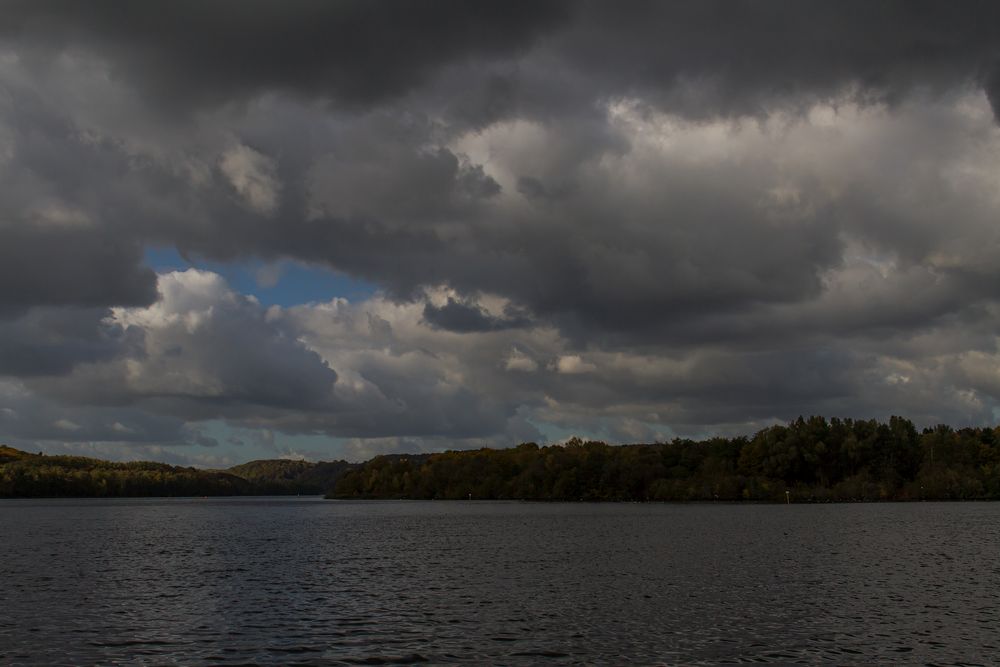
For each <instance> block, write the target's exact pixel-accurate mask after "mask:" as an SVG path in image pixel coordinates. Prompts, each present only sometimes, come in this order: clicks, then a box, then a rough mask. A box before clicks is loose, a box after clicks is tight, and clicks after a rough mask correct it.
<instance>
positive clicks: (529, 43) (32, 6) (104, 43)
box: [0, 0, 1000, 452]
mask: <svg viewBox="0 0 1000 667" xmlns="http://www.w3.org/2000/svg"><path fill="white" fill-rule="evenodd" d="M0 9H2V15H3V17H4V20H3V22H2V23H3V25H2V26H0V374H2V375H5V376H7V377H13V378H16V379H15V380H10V382H11V383H13V384H11V385H10V386H15V387H18V388H20V389H18V391H21V390H23V392H22V393H16V392H15V393H16V396H15V395H14V394H12V396H14V398H9V400H8V398H5V397H4V396H3V395H0V399H3V400H4V401H6V403H2V404H0V409H4V408H6V409H8V412H7V413H4V414H5V415H6V417H5V418H6V419H8V422H7V426H5V427H4V428H5V429H6V433H11V434H15V435H16V436H17V437H18V438H24V439H32V438H33V439H35V440H45V439H53V440H58V439H60V438H61V439H63V440H65V441H78V442H86V441H112V440H114V441H118V440H121V441H128V440H130V439H133V440H135V441H137V442H149V443H153V442H188V443H201V444H204V445H212V442H213V441H212V440H211V439H210V438H209V437H208V436H206V435H203V434H199V433H196V432H194V431H190V427H188V426H185V425H184V424H185V423H186V422H187V423H191V422H195V423H196V422H199V421H201V420H208V419H223V420H226V421H227V422H229V423H230V424H236V425H239V426H243V427H247V428H251V429H252V428H266V429H274V430H276V431H284V432H294V433H325V434H329V435H335V436H340V437H354V438H358V439H359V442H357V443H354V444H352V445H351V447H353V448H354V449H356V450H357V451H359V452H360V451H393V450H398V449H399V448H401V447H403V448H416V447H418V445H417V444H416V443H415V441H413V440H411V438H416V437H419V438H421V439H422V442H423V443H424V444H425V445H427V443H431V444H430V445H428V446H432V447H444V446H447V445H448V441H449V439H451V440H452V441H458V440H460V441H461V442H463V443H469V444H470V446H472V443H474V442H476V441H477V439H482V442H487V441H488V442H489V443H500V444H504V439H505V438H515V437H523V438H534V437H535V436H536V435H538V433H539V431H538V430H537V428H536V426H535V424H540V423H542V422H544V423H547V424H557V425H560V427H561V428H563V429H571V428H573V427H574V426H573V425H574V424H583V425H588V427H589V425H593V428H594V429H603V430H602V431H601V432H602V433H607V434H611V436H610V437H616V438H619V437H621V438H624V437H634V438H647V437H653V436H655V435H657V434H659V433H661V432H665V433H669V431H670V429H671V428H674V429H675V430H676V431H685V432H698V431H699V430H701V431H705V430H710V429H711V428H715V427H719V426H720V425H722V426H724V427H725V428H737V427H738V425H740V424H761V423H766V422H767V421H768V420H770V419H773V418H776V417H777V418H787V417H794V416H797V414H798V413H799V412H802V413H808V412H811V411H821V412H827V413H829V414H834V413H839V414H847V415H850V416H885V414H888V412H889V411H892V412H902V413H906V414H912V415H914V416H919V417H920V418H921V419H924V420H933V419H938V418H940V419H950V418H952V417H957V416H965V417H966V418H970V416H971V417H972V418H975V419H979V420H983V419H988V418H989V415H990V414H991V412H990V411H991V410H992V409H993V406H994V405H996V404H997V400H998V399H1000V383H998V382H997V381H996V380H995V377H994V376H995V375H1000V372H997V369H1000V363H998V362H997V352H998V351H997V345H996V339H995V331H996V327H997V322H998V321H1000V316H998V310H1000V309H998V306H997V303H998V300H1000V292H998V290H997V285H1000V281H998V272H997V269H996V268H995V267H997V266H1000V250H998V248H1000V245H998V244H997V235H996V233H995V231H994V230H995V228H996V224H995V221H996V212H997V211H996V208H997V205H996V196H995V193H996V176H995V175H996V173H998V171H997V169H998V168H1000V160H997V158H996V157H995V156H996V155H998V154H1000V152H998V149H1000V140H998V135H997V127H996V123H995V122H994V118H993V117H992V115H993V114H995V113H996V111H997V109H998V106H1000V102H998V100H1000V68H998V63H1000V34H998V30H1000V27H998V26H1000V9H998V5H996V4H995V3H985V2H970V3H964V4H961V5H959V4H946V3H925V2H853V1H852V2H837V3H834V2H813V1H804V2H803V1H794V2H793V1H788V2H768V3H763V2H722V1H719V2H711V1H710V2H705V1H700V2H670V3H665V2H625V3H606V2H579V3H565V4H564V3H555V2H531V3H528V2H523V3H521V2H518V3H471V2H434V3H377V2H339V3H333V2H331V3H319V2H316V3H311V2H309V3H307V2H301V3H284V4H280V3H271V2H235V1H233V2H230V1H224V2H223V1H219V2H198V3H195V2H186V1H185V2H171V3H166V2H164V3H155V4H154V3H116V2H96V3H87V4H82V3H76V2H48V3H42V2H26V1H24V2H13V1H11V2H2V0H0ZM150 245H156V246H157V247H168V248H169V247H173V248H176V249H178V250H179V251H180V252H181V254H182V255H184V256H186V257H190V258H191V261H192V262H193V263H195V264H197V262H199V261H200V260H201V259H205V258H208V259H214V260H221V261H226V262H229V261H232V262H240V261H243V260H247V259H253V260H255V261H275V260H282V259H291V260H296V261H300V262H303V263H308V264H312V265H322V266H327V267H330V268H333V269H335V270H337V271H341V272H344V273H347V274H349V275H350V276H352V277H355V278H361V279H364V280H366V281H369V282H371V283H372V284H374V285H376V286H377V287H378V288H379V289H380V290H382V292H381V293H380V294H377V295H376V296H373V297H372V298H371V299H368V300H364V301H362V302H361V303H352V304H348V303H346V302H340V301H331V302H328V303H320V304H309V305H302V306H300V307H298V308H292V309H281V308H272V309H268V308H265V307H263V306H261V305H260V304H259V303H258V302H257V301H255V300H254V299H252V298H250V297H248V296H246V295H241V294H238V293H236V292H235V291H234V290H233V289H232V288H230V287H228V286H226V285H225V284H224V282H223V281H222V280H221V278H219V277H218V276H215V275H213V274H209V273H205V272H196V271H194V272H189V273H187V274H170V275H165V276H161V277H160V287H161V288H163V289H161V292H160V293H158V292H157V291H156V287H157V283H156V276H155V275H154V274H153V273H152V272H151V271H150V270H149V269H148V268H146V267H145V266H144V264H143V259H142V257H143V250H144V248H146V247H148V246H150ZM164 289H165V291H164ZM330 296H331V297H332V296H334V295H332V294H331V295H330ZM497 304H499V305H497ZM4 382H6V380H4ZM4 386H6V385H3V384H2V383H0V390H2V389H3V388H4ZM60 406H62V407H65V409H66V411H67V413H66V414H65V415H58V414H57V411H58V410H59V409H60ZM15 413H16V414H17V415H21V416H20V417H17V419H21V421H18V422H17V424H16V428H15V426H14V425H12V424H14V422H12V421H9V420H10V419H15V417H14V416H12V415H14V414H15ZM140 415H147V416H149V415H155V417H156V419H157V420H165V421H158V422H157V423H156V424H152V423H150V424H148V425H147V426H146V427H144V426H143V425H142V423H141V422H142V419H141V418H140ZM151 419H152V418H151ZM629 434H631V435H629ZM3 435H4V432H0V436H3ZM373 439H378V442H375V441H374V440H373ZM506 444H510V443H509V442H508V443H506ZM223 447H224V446H223Z"/></svg>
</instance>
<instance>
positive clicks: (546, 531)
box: [0, 498, 1000, 665]
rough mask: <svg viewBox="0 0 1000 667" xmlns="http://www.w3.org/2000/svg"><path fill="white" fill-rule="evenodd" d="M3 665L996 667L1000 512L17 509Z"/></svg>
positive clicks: (7, 505)
mask: <svg viewBox="0 0 1000 667" xmlns="http://www.w3.org/2000/svg"><path fill="white" fill-rule="evenodd" d="M0 547H2V553H0V578H2V579H0V581H2V586H0V664H13V665H21V664H24V665H54V664H100V665H111V664H157V665H162V664H181V665H202V664H247V663H257V664H309V665H327V664H328V665H352V664H400V663H418V664H423V663H458V664H509V665H528V664H539V663H544V664H724V663H739V662H765V663H767V662H770V663H778V664H791V663H805V664H816V663H830V664H873V663H883V664H885V663H891V664H927V663H930V664H960V663H965V664H969V663H971V664H991V663H993V664H995V663H996V661H997V660H998V659H1000V631H998V628H1000V559H998V556H1000V503H996V504H990V503H950V504H949V503H913V504H877V505H875V504H873V505H824V506H808V505H791V506H784V505H727V504H720V505H707V504H706V505H660V504H587V503H566V504H559V503H553V504H548V503H516V502H509V503H503V502H496V503H494V502H475V501H473V502H378V501H369V502H340V501H324V500H321V499H318V498H317V499H313V498H236V499H148V500H147V499H115V500H15V501H2V502H0Z"/></svg>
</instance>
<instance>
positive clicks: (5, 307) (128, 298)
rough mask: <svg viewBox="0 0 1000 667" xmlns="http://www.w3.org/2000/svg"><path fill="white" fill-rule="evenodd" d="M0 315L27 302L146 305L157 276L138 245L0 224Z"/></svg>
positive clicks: (84, 233) (151, 298) (85, 233)
mask: <svg viewBox="0 0 1000 667" xmlns="http://www.w3.org/2000/svg"><path fill="white" fill-rule="evenodd" d="M0 234H2V236H3V242H2V243H0V316H2V315H3V314H4V311H8V312H9V311H11V310H14V311H19V310H22V309H26V308H28V307H30V306H36V305H43V306H55V305H73V306H102V305H109V304H120V305H146V304H149V303H152V302H153V301H154V300H155V299H156V275H155V274H154V273H153V272H152V271H151V270H149V269H148V268H147V267H144V266H142V265H141V264H140V262H141V257H142V254H141V250H140V248H139V246H138V245H137V244H135V243H134V242H128V241H117V240H115V239H112V238H107V237H102V236H100V235H96V234H94V233H92V232H90V231H87V230H83V231H77V230H72V229H71V230H67V229H37V228H24V227H13V226H6V227H5V226H2V225H0Z"/></svg>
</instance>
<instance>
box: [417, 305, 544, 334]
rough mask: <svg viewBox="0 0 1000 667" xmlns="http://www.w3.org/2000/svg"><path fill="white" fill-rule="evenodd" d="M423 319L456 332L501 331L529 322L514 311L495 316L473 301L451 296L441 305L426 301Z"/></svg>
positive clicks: (529, 321) (525, 324) (522, 325)
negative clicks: (459, 299) (468, 301)
mask: <svg viewBox="0 0 1000 667" xmlns="http://www.w3.org/2000/svg"><path fill="white" fill-rule="evenodd" d="M424 320H426V321H427V323H428V324H430V325H431V326H432V327H435V328H438V329H445V330H446V331H454V332H457V333H473V332H476V331H502V330H503V329H516V328H520V327H525V326H528V325H529V324H530V323H531V320H530V319H528V318H527V317H525V316H523V315H520V314H518V313H516V312H510V313H505V314H504V316H503V317H496V316H494V315H490V314H489V313H487V312H486V311H485V310H483V309H482V308H481V307H480V306H478V305H476V304H475V303H463V302H461V301H456V300H455V299H453V298H451V297H448V302H447V303H445V304H444V305H443V306H435V305H434V304H433V303H427V304H426V305H425V306H424Z"/></svg>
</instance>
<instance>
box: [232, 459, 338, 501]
mask: <svg viewBox="0 0 1000 667" xmlns="http://www.w3.org/2000/svg"><path fill="white" fill-rule="evenodd" d="M355 467H356V466H355V464H352V463H348V462H347V461H321V462H318V463H313V462H310V461H288V460H285V459H261V460H257V461H249V462H247V463H241V464H240V465H237V466H233V467H232V468H229V469H227V470H226V471H225V472H227V473H229V474H231V475H236V476H237V477H240V478H242V479H245V480H247V481H248V482H251V483H253V484H254V485H255V486H256V487H257V488H258V489H261V490H262V492H266V493H276V494H282V493H326V492H328V491H330V490H331V489H333V487H334V485H335V484H336V481H337V479H338V478H339V477H340V476H341V475H343V474H344V473H345V472H347V471H348V470H351V469H352V468H355Z"/></svg>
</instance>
